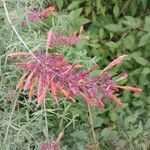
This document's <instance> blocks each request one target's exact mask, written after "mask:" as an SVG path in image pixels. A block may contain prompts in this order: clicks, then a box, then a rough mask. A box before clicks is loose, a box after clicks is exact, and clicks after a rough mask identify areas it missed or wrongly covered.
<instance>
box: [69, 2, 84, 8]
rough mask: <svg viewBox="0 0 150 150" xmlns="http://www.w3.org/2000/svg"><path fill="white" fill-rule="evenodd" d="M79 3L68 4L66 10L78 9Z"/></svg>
mask: <svg viewBox="0 0 150 150" xmlns="http://www.w3.org/2000/svg"><path fill="white" fill-rule="evenodd" d="M80 3H81V2H80V1H73V2H72V3H70V4H69V6H68V8H67V10H71V9H74V8H78V6H79V4H80Z"/></svg>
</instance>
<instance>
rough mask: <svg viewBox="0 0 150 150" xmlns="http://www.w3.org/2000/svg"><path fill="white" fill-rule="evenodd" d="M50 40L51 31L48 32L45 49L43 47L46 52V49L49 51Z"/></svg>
mask: <svg viewBox="0 0 150 150" xmlns="http://www.w3.org/2000/svg"><path fill="white" fill-rule="evenodd" d="M52 38H53V32H52V30H50V31H49V32H48V35H47V40H46V47H45V49H46V52H48V49H49V47H50V45H51V41H52Z"/></svg>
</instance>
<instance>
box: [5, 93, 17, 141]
mask: <svg viewBox="0 0 150 150" xmlns="http://www.w3.org/2000/svg"><path fill="white" fill-rule="evenodd" d="M17 98H18V96H17ZM17 98H16V99H15V101H14V105H13V108H12V111H11V114H10V117H9V120H8V125H7V128H6V133H5V137H4V141H3V143H5V142H6V140H7V136H8V132H9V128H10V122H11V119H12V116H13V113H14V111H15V107H16V103H17V100H18V99H17Z"/></svg>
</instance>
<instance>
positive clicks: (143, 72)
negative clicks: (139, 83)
mask: <svg viewBox="0 0 150 150" xmlns="http://www.w3.org/2000/svg"><path fill="white" fill-rule="evenodd" d="M149 73H150V68H144V69H143V70H142V74H149Z"/></svg>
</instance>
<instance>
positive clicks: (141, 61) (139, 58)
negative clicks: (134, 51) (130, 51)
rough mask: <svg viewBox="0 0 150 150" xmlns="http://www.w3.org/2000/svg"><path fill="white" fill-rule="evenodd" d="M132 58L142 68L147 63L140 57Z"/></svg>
mask: <svg viewBox="0 0 150 150" xmlns="http://www.w3.org/2000/svg"><path fill="white" fill-rule="evenodd" d="M132 57H133V58H134V60H135V61H136V62H137V63H138V64H141V65H142V66H145V65H146V64H147V63H148V61H147V60H145V59H144V58H143V57H141V56H134V55H133V56H132Z"/></svg>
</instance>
